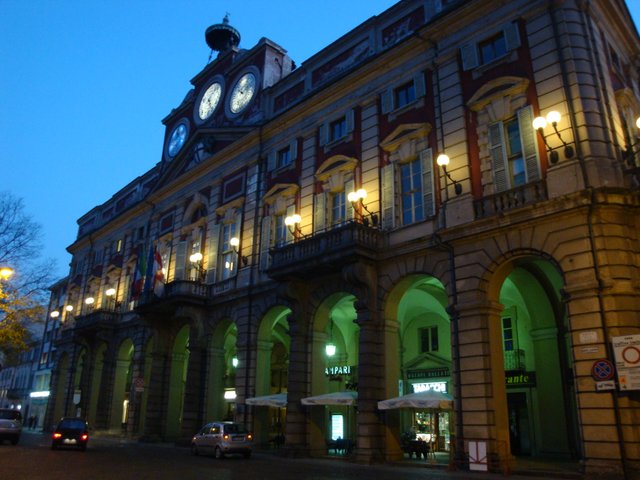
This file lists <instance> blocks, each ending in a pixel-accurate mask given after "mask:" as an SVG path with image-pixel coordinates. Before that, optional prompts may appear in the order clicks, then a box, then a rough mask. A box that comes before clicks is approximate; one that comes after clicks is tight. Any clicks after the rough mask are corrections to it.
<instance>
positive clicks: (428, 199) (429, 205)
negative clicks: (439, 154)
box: [420, 148, 435, 218]
mask: <svg viewBox="0 0 640 480" xmlns="http://www.w3.org/2000/svg"><path fill="white" fill-rule="evenodd" d="M420 161H421V162H422V194H423V199H424V200H423V202H424V203H423V207H424V215H425V217H427V218H428V217H432V216H433V215H435V202H434V195H433V190H434V188H433V153H432V151H431V149H430V148H428V149H426V150H424V151H423V152H420Z"/></svg>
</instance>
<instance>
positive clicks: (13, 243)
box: [0, 192, 53, 360]
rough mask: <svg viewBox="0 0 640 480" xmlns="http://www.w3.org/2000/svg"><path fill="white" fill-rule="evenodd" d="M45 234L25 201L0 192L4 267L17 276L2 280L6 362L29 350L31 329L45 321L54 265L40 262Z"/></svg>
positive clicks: (0, 261)
mask: <svg viewBox="0 0 640 480" xmlns="http://www.w3.org/2000/svg"><path fill="white" fill-rule="evenodd" d="M41 239H42V230H41V227H40V225H39V224H37V223H36V222H34V221H33V219H32V218H31V216H29V215H28V214H27V213H26V212H25V209H24V204H23V202H22V199H20V198H17V197H15V196H14V195H13V194H11V193H9V192H0V267H10V268H11V269H13V271H14V274H13V275H12V276H11V277H10V278H9V279H4V280H0V353H1V354H4V356H5V360H10V359H11V357H12V356H13V355H14V354H16V353H18V352H20V351H22V350H24V349H25V348H27V342H28V341H29V338H30V330H29V327H30V325H33V324H35V323H37V322H41V321H42V320H43V315H44V307H43V304H44V302H45V301H46V294H47V287H48V286H49V285H50V284H51V282H52V279H51V273H50V272H52V271H53V268H52V267H53V262H52V261H42V260H41V258H40V252H41V246H42V241H41Z"/></svg>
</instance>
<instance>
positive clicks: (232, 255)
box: [220, 222, 238, 280]
mask: <svg viewBox="0 0 640 480" xmlns="http://www.w3.org/2000/svg"><path fill="white" fill-rule="evenodd" d="M235 236H236V223H235V222H234V223H228V224H226V225H224V226H223V227H222V241H221V243H220V254H221V260H222V269H221V280H226V279H227V278H231V277H232V276H233V275H234V274H235V271H236V268H237V267H236V264H237V261H238V260H237V257H238V254H237V253H236V252H234V250H233V247H232V246H231V239H232V238H233V237H235Z"/></svg>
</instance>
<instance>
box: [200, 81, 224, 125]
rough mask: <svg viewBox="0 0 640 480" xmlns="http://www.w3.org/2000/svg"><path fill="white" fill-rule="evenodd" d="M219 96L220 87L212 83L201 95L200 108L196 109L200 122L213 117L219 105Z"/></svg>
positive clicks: (217, 83) (220, 92) (216, 83)
mask: <svg viewBox="0 0 640 480" xmlns="http://www.w3.org/2000/svg"><path fill="white" fill-rule="evenodd" d="M221 96H222V85H220V83H219V82H214V83H212V84H211V85H210V86H209V88H207V90H206V91H205V92H204V95H202V100H200V107H199V108H198V116H199V117H200V120H202V121H205V120H207V119H208V118H209V117H211V115H213V112H214V111H215V109H216V107H217V106H218V103H220V97H221Z"/></svg>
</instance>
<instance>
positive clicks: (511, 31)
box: [502, 22, 520, 51]
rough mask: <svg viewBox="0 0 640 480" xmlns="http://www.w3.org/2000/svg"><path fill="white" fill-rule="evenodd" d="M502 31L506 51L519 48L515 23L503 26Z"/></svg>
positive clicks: (518, 34) (518, 35)
mask: <svg viewBox="0 0 640 480" xmlns="http://www.w3.org/2000/svg"><path fill="white" fill-rule="evenodd" d="M502 31H503V32H504V42H505V44H506V46H507V51H511V50H515V49H516V48H518V47H519V46H520V32H519V30H518V24H517V23H516V22H513V23H509V24H508V25H505V26H504V28H503V30H502Z"/></svg>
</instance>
